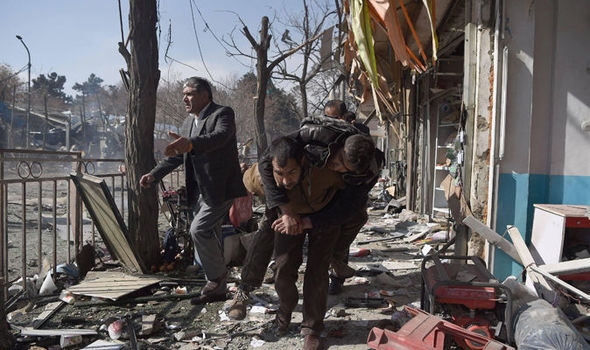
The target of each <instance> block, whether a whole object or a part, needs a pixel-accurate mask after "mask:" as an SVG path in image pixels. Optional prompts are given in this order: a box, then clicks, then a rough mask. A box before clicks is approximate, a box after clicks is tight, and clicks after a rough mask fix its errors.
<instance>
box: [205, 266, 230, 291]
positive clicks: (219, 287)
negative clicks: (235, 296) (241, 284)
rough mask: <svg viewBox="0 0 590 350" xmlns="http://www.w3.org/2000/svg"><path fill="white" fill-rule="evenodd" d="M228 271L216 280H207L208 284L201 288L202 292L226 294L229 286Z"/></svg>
mask: <svg viewBox="0 0 590 350" xmlns="http://www.w3.org/2000/svg"><path fill="white" fill-rule="evenodd" d="M226 280H227V271H226V272H225V273H224V274H223V275H221V276H219V277H217V278H216V279H214V280H211V281H207V284H206V285H205V286H204V287H203V288H202V289H201V294H203V295H204V294H222V293H223V294H225V289H226V288H227V283H226Z"/></svg>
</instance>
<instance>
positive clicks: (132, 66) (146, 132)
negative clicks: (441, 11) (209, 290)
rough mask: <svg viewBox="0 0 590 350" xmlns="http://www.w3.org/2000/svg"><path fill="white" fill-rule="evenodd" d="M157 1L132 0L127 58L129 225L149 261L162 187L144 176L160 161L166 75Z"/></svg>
mask: <svg viewBox="0 0 590 350" xmlns="http://www.w3.org/2000/svg"><path fill="white" fill-rule="evenodd" d="M156 5H157V1H156V0H129V31H130V33H131V34H130V43H131V55H130V56H129V57H128V62H127V63H128V70H129V76H130V81H129V102H128V120H127V122H126V123H125V135H126V139H125V154H126V157H125V159H126V160H125V161H126V169H127V186H128V194H129V215H128V225H129V236H130V237H129V238H130V240H131V242H133V244H134V246H135V248H136V249H137V251H138V253H139V255H140V256H141V258H142V260H143V262H144V264H145V265H146V266H148V267H149V266H152V265H154V264H157V263H158V262H159V250H160V238H159V235H158V202H157V189H156V188H155V187H152V188H149V189H145V188H144V189H142V188H140V186H139V179H140V178H141V176H142V175H143V174H145V173H147V172H149V171H150V170H151V169H152V168H153V166H154V164H155V161H154V152H153V150H154V125H155V120H156V91H157V88H158V80H159V79H160V72H159V70H158V42H157V37H156V23H157V6H156Z"/></svg>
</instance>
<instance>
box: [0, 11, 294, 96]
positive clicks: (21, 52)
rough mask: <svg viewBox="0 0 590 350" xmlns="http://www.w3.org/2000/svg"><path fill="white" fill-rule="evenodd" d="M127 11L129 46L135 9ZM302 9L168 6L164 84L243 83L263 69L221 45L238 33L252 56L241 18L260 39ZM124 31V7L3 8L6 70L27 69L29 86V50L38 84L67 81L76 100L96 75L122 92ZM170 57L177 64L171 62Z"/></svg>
mask: <svg viewBox="0 0 590 350" xmlns="http://www.w3.org/2000/svg"><path fill="white" fill-rule="evenodd" d="M120 3H121V10H122V22H123V36H124V37H125V38H126V37H127V34H128V33H129V31H128V18H129V17H128V15H129V1H128V0H121V2H120ZM300 8H301V2H300V1H297V0H250V1H242V0H215V1H211V0H161V1H160V2H159V13H160V23H159V26H160V30H159V32H158V34H157V35H158V37H159V38H158V40H159V43H160V44H159V45H160V47H159V51H160V57H159V63H160V71H161V78H162V79H166V80H170V81H176V80H182V79H184V78H187V77H189V76H202V77H205V78H207V79H210V80H213V81H216V80H219V81H223V80H227V79H228V78H235V77H240V76H241V75H243V74H244V73H246V72H248V71H250V70H252V69H253V67H254V64H255V62H253V61H250V60H247V59H245V58H240V59H239V60H237V59H236V58H235V57H229V56H228V55H227V49H226V48H224V47H223V46H222V44H221V43H220V42H219V41H220V40H221V39H222V38H226V39H229V36H230V35H231V33H232V31H233V32H234V34H233V37H234V39H235V41H236V43H237V45H238V46H239V47H240V48H241V49H243V50H245V52H247V53H250V50H249V48H250V44H249V43H248V41H247V40H246V38H245V37H244V35H243V34H242V33H241V31H240V30H241V28H242V24H241V23H240V21H239V19H238V15H239V18H241V19H242V20H243V21H244V23H245V24H246V25H247V26H248V28H249V29H250V32H251V33H252V35H253V36H254V37H255V38H256V39H258V30H259V27H260V22H261V18H262V16H268V17H269V18H270V19H271V21H273V19H275V18H277V14H278V16H279V18H283V19H284V18H285V17H286V14H287V13H288V14H289V15H293V14H296V13H299V12H301V10H300ZM191 9H192V13H191ZM193 15H194V16H193ZM193 18H194V25H193ZM275 23H277V22H275ZM120 24H121V21H120V17H119V2H118V1H117V0H26V1H23V0H2V1H1V2H0V65H3V64H4V65H8V66H9V67H10V68H11V69H12V70H13V71H18V70H20V69H21V68H24V69H23V72H22V73H21V74H20V75H19V77H20V79H21V80H22V81H23V82H26V81H27V70H26V66H27V62H28V56H27V51H26V49H25V47H24V45H23V42H24V43H25V45H26V46H27V47H28V49H29V52H30V59H31V79H35V78H37V77H38V76H39V75H40V74H45V75H46V76H47V75H48V74H50V73H52V72H56V73H57V74H58V75H64V76H66V79H67V81H66V83H65V85H64V88H65V89H64V90H65V92H66V94H69V95H73V94H75V93H76V92H75V91H74V90H72V89H71V88H72V86H73V85H74V84H75V83H83V82H85V81H87V80H88V77H89V76H90V74H92V73H94V74H95V75H96V76H98V77H99V78H101V79H103V80H104V82H103V84H104V85H116V84H118V83H120V81H121V78H120V73H119V70H120V69H121V68H124V69H126V68H127V67H126V64H125V61H124V59H123V57H122V56H121V55H120V54H119V52H118V51H117V45H118V44H117V43H118V42H120V41H121V40H122V35H121V25H120ZM169 26H171V28H172V29H171V30H169ZM278 27H279V24H277V25H276V26H275V28H278ZM169 33H170V36H171V39H172V40H171V44H170V45H168V35H169ZM213 34H214V35H213ZM16 35H20V36H21V37H22V40H23V42H21V41H20V40H19V39H17V38H16ZM215 37H217V39H216V38H215ZM127 47H128V49H129V46H127ZM166 50H167V54H168V56H169V57H171V58H172V59H165V58H164V57H165V53H166ZM201 56H202V58H201ZM203 62H204V63H203ZM208 72H210V73H211V75H209V73H208ZM211 77H213V78H211Z"/></svg>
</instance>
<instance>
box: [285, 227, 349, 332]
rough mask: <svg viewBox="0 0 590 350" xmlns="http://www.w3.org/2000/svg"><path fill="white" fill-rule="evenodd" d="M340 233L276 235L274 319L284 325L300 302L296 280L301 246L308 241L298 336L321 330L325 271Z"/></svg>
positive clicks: (331, 229)
mask: <svg viewBox="0 0 590 350" xmlns="http://www.w3.org/2000/svg"><path fill="white" fill-rule="evenodd" d="M339 233H340V227H339V226H333V227H329V228H326V229H322V230H317V231H313V232H311V233H306V234H300V235H294V236H292V235H283V234H280V233H276V234H275V261H276V266H277V271H276V275H275V290H276V291H277V294H278V295H279V299H280V305H279V310H278V314H277V316H278V317H279V318H280V319H281V320H282V321H283V322H286V323H289V322H290V320H291V314H292V313H293V310H294V309H295V307H296V306H297V302H298V301H299V294H298V292H297V285H296V282H297V278H298V272H297V271H298V270H299V266H301V263H302V262H303V244H304V243H305V238H306V236H307V237H308V248H307V265H306V269H305V275H304V279H303V321H302V322H301V333H302V334H304V335H307V334H316V335H319V334H320V333H321V332H322V330H323V329H324V314H325V313H326V307H327V297H328V283H329V279H328V268H329V266H330V260H331V258H332V252H333V249H334V243H335V242H336V240H337V239H338V236H339Z"/></svg>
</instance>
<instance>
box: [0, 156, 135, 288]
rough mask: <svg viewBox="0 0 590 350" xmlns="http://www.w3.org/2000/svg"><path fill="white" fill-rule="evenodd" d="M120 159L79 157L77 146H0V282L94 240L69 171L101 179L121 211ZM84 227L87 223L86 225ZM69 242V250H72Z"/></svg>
mask: <svg viewBox="0 0 590 350" xmlns="http://www.w3.org/2000/svg"><path fill="white" fill-rule="evenodd" d="M121 164H123V160H121V159H109V160H107V159H85V158H83V157H82V154H81V153H80V152H52V151H36V150H20V149H0V201H1V203H0V232H1V234H2V237H1V239H0V286H2V289H3V292H4V293H3V294H4V295H7V294H5V293H6V291H7V288H8V286H9V285H10V284H12V283H14V282H15V281H16V280H18V279H20V278H22V282H23V287H24V288H25V289H26V288H27V287H26V278H27V277H30V276H34V275H35V274H39V273H41V272H42V271H43V270H44V269H45V271H47V268H48V267H50V268H52V269H53V270H54V272H55V268H56V266H57V265H58V263H70V262H72V261H73V260H74V258H75V256H76V255H77V254H78V253H79V251H80V249H81V248H82V245H83V244H84V242H91V243H92V244H93V245H95V244H96V243H97V239H96V237H97V235H96V234H95V230H94V226H93V225H92V222H91V220H89V219H84V218H83V205H82V202H81V200H80V197H79V196H78V195H77V193H76V189H75V186H74V184H73V182H72V181H71V179H70V174H71V173H73V172H76V171H82V172H85V173H88V174H92V175H95V176H98V177H102V178H104V179H105V183H106V184H107V186H109V189H110V191H111V193H112V194H113V197H114V198H115V201H116V203H117V207H118V209H119V211H120V212H121V213H122V214H123V217H125V215H124V213H125V208H126V203H127V198H126V197H127V195H126V185H125V184H126V178H125V173H124V172H121ZM87 228H88V229H87ZM72 247H73V251H72Z"/></svg>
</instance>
